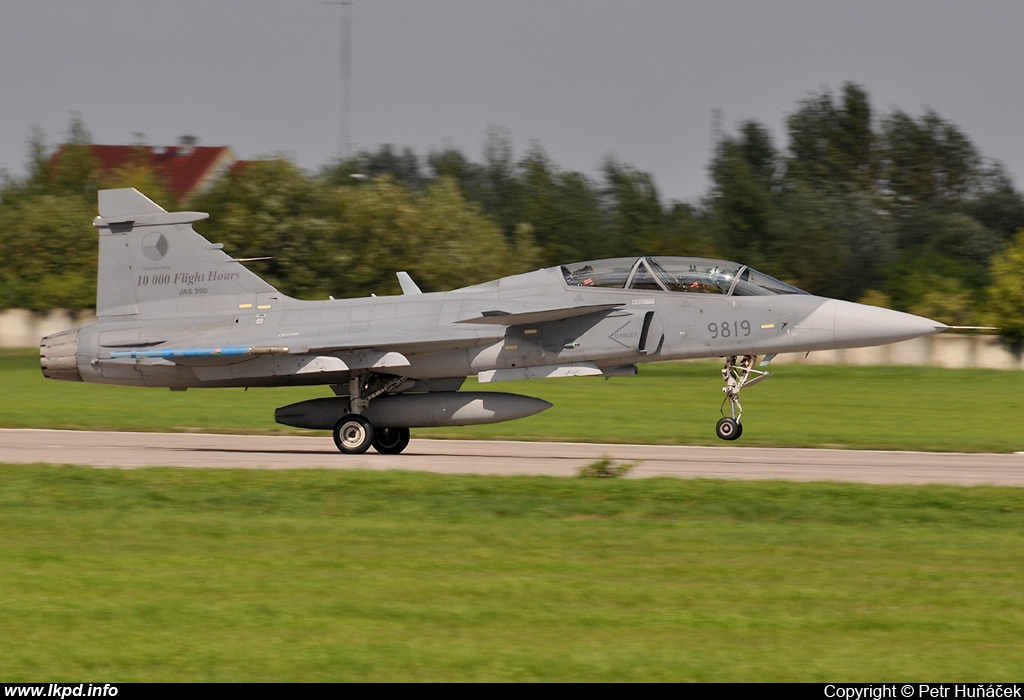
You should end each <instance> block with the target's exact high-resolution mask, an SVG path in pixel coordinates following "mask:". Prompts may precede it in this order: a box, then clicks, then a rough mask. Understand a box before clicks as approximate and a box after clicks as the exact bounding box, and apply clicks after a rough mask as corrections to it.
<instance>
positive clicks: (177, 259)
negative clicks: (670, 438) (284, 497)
mask: <svg viewBox="0 0 1024 700" xmlns="http://www.w3.org/2000/svg"><path fill="white" fill-rule="evenodd" d="M206 217H207V215H206V214H202V213H198V212H176V213H174V212H168V211H166V210H164V209H163V208H162V207H160V206H159V205H157V204H156V203H154V202H153V201H152V200H150V199H149V198H147V197H146V196H145V195H143V194H142V193H140V192H139V191H137V190H135V189H116V190H102V191H100V193H99V216H98V217H97V218H96V219H95V221H94V224H95V226H96V228H97V229H99V275H98V289H97V297H96V316H97V319H96V323H95V324H93V325H90V326H86V327H84V328H81V329H74V330H68V331H63V332H61V333H56V334H54V335H50V336H47V337H46V338H43V340H42V343H41V346H40V357H41V364H42V368H43V374H44V375H45V376H47V377H50V378H52V379H62V380H66V381H86V382H97V383H101V384H125V385H133V386H149V387H169V388H170V389H172V390H184V389H190V388H193V387H250V386H284V385H289V386H291V385H313V384H324V385H328V386H329V387H330V388H331V389H332V390H333V392H334V394H335V395H334V396H332V397H324V398H319V399H312V400H309V401H302V402H299V403H295V404H292V405H289V406H284V407H282V408H279V409H278V410H277V411H276V415H275V418H276V420H277V421H278V422H280V423H283V424H286V425H292V426H298V427H302V428H312V429H322V430H332V431H333V432H334V441H335V444H336V445H337V447H338V449H339V450H340V451H341V452H344V453H348V454H358V453H362V452H365V451H366V450H367V449H369V448H370V447H371V446H372V447H373V448H374V449H375V450H376V451H378V452H381V453H388V454H397V453H399V452H401V451H402V450H403V449H405V447H406V446H407V445H408V443H409V429H410V428H418V427H428V426H451V425H471V424H478V423H495V422H499V421H504V420H511V419H515V418H522V417H524V416H529V415H533V414H535V413H538V412H540V411H543V410H545V409H547V408H549V407H550V406H551V404H549V403H548V402H547V401H543V400H541V399H537V398H533V397H529V396H520V395H517V394H508V393H501V392H481V391H466V392H464V391H459V388H460V387H461V386H462V384H463V382H464V381H465V379H466V377H469V376H476V377H477V378H478V379H479V381H480V382H481V383H488V382H498V381H503V380H512V379H530V378H537V377H579V376H604V377H610V376H623V375H633V374H636V372H637V365H638V364H641V363H645V362H663V361H666V360H682V359H691V358H711V357H720V358H724V359H725V366H724V368H723V369H722V376H723V378H724V382H725V386H724V388H723V391H724V393H725V398H724V400H723V401H722V418H721V420H719V421H718V425H717V428H716V430H717V433H718V436H719V437H720V438H722V439H724V440H735V439H736V438H738V437H739V436H740V434H741V433H742V432H743V424H742V422H741V420H742V415H743V408H742V406H741V404H740V392H741V391H742V389H744V388H745V387H748V386H751V385H752V384H754V383H756V382H758V381H761V380H762V379H765V378H766V377H768V376H769V374H768V372H767V370H765V369H763V367H764V365H766V364H767V363H768V362H769V361H770V360H771V359H772V358H774V357H775V355H776V354H777V353H787V352H807V351H812V350H832V349H835V348H852V347H861V346H869V345H881V344H885V343H892V342H896V341H901V340H908V339H910V338H917V337H919V336H925V335H929V334H932V333H938V332H941V331H943V330H946V329H947V326H945V325H943V324H941V323H937V322H936V321H932V320H930V319H927V318H921V317H919V316H912V315H910V314H905V313H900V312H897V311H890V310H888V309H881V308H875V307H871V306H864V305H861V304H854V303H851V302H847V301H839V300H836V299H827V298H823V297H818V296H814V295H811V294H807V293H806V292H803V291H801V290H799V289H797V288H795V287H792V286H790V285H788V284H785V283H783V282H780V281H779V280H776V279H773V278H772V277H769V276H768V275H765V274H762V273H760V272H758V271H756V270H754V269H751V268H750V267H747V266H746V265H742V264H739V263H734V262H728V261H725V260H710V259H704V258H683V257H651V256H642V257H636V258H617V259H612V260H593V261H589V262H579V263H571V264H567V265H559V266H556V267H549V268H545V269H541V270H536V271H534V272H527V273H525V274H520V275H513V276H511V277H503V278H501V279H498V280H494V281H491V282H486V283H484V284H477V285H473V286H471V287H463V288H461V289H455V290H453V291H450V292H436V293H421V291H420V289H419V288H418V287H417V286H416V284H415V282H414V281H413V280H412V279H411V278H410V277H409V276H408V275H407V274H405V273H404V272H399V273H398V278H399V282H400V284H401V288H402V291H403V294H402V295H401V296H385V297H376V296H374V297H369V298H361V299H338V300H335V299H330V300H324V301H300V300H297V299H293V298H291V297H288V296H286V295H284V294H282V293H281V292H279V291H278V290H276V289H274V288H273V287H272V286H271V285H270V284H268V283H267V282H265V281H264V280H263V279H261V278H260V277H258V276H257V275H256V274H254V273H253V272H251V271H249V270H248V269H246V267H245V266H244V265H243V263H244V262H245V261H244V260H239V259H236V258H232V257H231V256H229V255H228V254H226V253H225V252H224V251H223V250H221V246H220V245H219V244H212V243H210V242H209V241H207V240H206V239H205V238H203V237H202V236H201V235H199V234H198V233H196V232H195V231H194V230H193V228H192V224H193V223H194V222H196V221H200V220H202V219H205V218H206ZM759 357H760V358H762V362H761V364H760V365H758V362H757V361H758V358H759ZM759 367H760V368H759Z"/></svg>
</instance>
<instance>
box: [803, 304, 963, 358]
mask: <svg viewBox="0 0 1024 700" xmlns="http://www.w3.org/2000/svg"><path fill="white" fill-rule="evenodd" d="M830 304H831V305H833V308H832V309H830V310H829V311H830V312H831V313H833V314H834V318H835V339H836V347H837V348H855V347H862V346H868V345H884V344H885V343H896V342H899V341H901V340H911V339H912V338H920V337H921V336H925V335H932V334H933V333H940V332H942V331H944V330H946V329H947V328H948V326H946V325H945V324H943V323H939V322H938V321H933V320H932V319H930V318H924V317H923V316H915V315H913V314H907V313H903V312H902V311H893V310H891V309H882V308H879V307H877V306H866V305H865V304H855V303H853V302H849V301H839V300H837V299H832V300H830V301H827V302H825V304H823V305H822V307H824V306H827V305H830ZM822 310H824V309H822ZM829 311H826V313H828V312H829Z"/></svg>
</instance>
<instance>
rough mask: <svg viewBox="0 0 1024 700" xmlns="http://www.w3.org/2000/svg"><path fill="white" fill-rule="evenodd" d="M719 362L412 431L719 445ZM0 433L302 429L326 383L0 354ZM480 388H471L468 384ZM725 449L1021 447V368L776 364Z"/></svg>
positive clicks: (546, 391) (570, 384) (543, 386)
mask: <svg viewBox="0 0 1024 700" xmlns="http://www.w3.org/2000/svg"><path fill="white" fill-rule="evenodd" d="M719 370H720V367H719V366H718V365H717V364H710V363H667V364H660V365H647V366H644V367H642V368H641V371H640V374H639V375H638V376H636V377H628V378H626V377H623V378H614V379H611V380H607V381H606V380H604V379H600V378H590V377H587V378H577V379H551V380H532V381H525V382H507V383H499V384H492V385H487V386H486V387H484V388H485V389H486V390H488V391H491V390H499V391H512V392H516V393H523V394H528V395H532V396H538V397H540V398H543V399H547V400H548V401H551V402H552V403H554V404H555V405H554V407H553V408H551V409H549V410H547V411H545V412H544V413H541V414H538V415H536V416H533V417H530V418H526V419H523V420H519V421H510V422H507V423H500V424H495V425H481V426H469V427H466V428H444V429H441V428H434V429H427V430H416V431H414V436H418V437H463V438H465V437H472V438H479V439H489V438H512V439H525V440H564V441H586V442H620V443H643V444H684V445H721V444H723V443H722V442H721V441H720V440H719V439H718V438H717V437H715V432H714V425H715V422H716V421H717V420H718V418H719V417H720V413H719V407H720V404H721V401H722V392H721V386H722V382H721V375H720V372H719ZM0 385H2V386H3V388H4V394H5V400H4V401H3V402H0V427H31V428H76V429H118V430H141V431H194V430H199V431H208V432H209V431H220V432H304V431H298V430H293V429H290V428H286V427H284V426H281V425H278V424H277V423H275V422H274V409H275V408H277V407H278V406H283V405H285V404H288V403H291V402H294V401H301V400H303V399H307V398H314V397H317V396H326V395H329V394H330V392H329V390H328V389H327V388H326V387H309V388H278V389H252V390H249V391H245V390H242V389H205V390H203V389H200V390H191V391H186V392H171V391H168V390H166V389H141V388H133V387H115V386H99V385H95V384H82V383H68V382H55V381H50V380H46V379H44V378H43V376H42V373H41V372H40V370H39V361H38V356H37V355H36V353H34V352H33V351H25V350H17V351H11V350H7V351H0ZM469 388H476V387H475V382H474V381H472V380H471V381H468V382H467V389H469ZM743 405H744V408H745V410H746V412H745V413H744V416H743V424H744V426H745V430H744V434H743V437H741V438H740V440H739V441H738V442H737V443H735V444H737V445H749V446H776V447H845V448H866V449H896V450H925V451H956V452H1013V451H1018V450H1022V449H1024V419H1022V418H1021V415H1024V373H1020V372H999V371H986V370H941V369H928V368H916V367H878V368H871V367H867V368H865V367H860V368H845V367H806V366H803V367H801V366H780V367H778V368H777V369H776V376H775V377H773V378H771V379H769V380H768V381H767V382H765V383H762V384H759V385H758V386H755V387H751V388H749V389H748V390H746V391H745V392H744V394H743Z"/></svg>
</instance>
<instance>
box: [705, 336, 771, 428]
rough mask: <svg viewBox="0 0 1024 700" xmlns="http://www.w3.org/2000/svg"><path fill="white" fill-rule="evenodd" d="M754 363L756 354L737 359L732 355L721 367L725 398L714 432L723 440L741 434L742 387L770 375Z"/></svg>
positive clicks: (751, 384)
mask: <svg viewBox="0 0 1024 700" xmlns="http://www.w3.org/2000/svg"><path fill="white" fill-rule="evenodd" d="M769 359H771V358H770V357H769ZM755 364H757V356H756V355H744V356H743V357H742V358H739V360H737V356H736V355H733V356H731V357H728V358H726V360H725V367H723V368H722V379H724V380H725V386H724V387H722V391H723V392H724V393H725V398H724V399H722V418H721V419H720V420H719V421H718V424H717V425H716V426H715V433H716V434H717V435H718V437H720V438H721V439H723V440H735V439H737V438H738V437H739V436H740V435H742V434H743V424H742V423H740V419H741V418H742V417H743V405H742V404H740V391H741V390H742V389H743V387H746V386H753V385H754V384H757V383H758V382H760V381H762V380H764V379H767V378H768V377H770V376H772V375H771V372H768V371H765V370H760V369H754V365H755ZM726 402H728V403H729V415H728V416H726V415H725V404H726Z"/></svg>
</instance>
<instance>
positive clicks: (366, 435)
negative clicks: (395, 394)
mask: <svg viewBox="0 0 1024 700" xmlns="http://www.w3.org/2000/svg"><path fill="white" fill-rule="evenodd" d="M373 434H374V430H373V423H371V422H370V421H368V420H366V419H365V418H363V417H362V416H359V415H356V414H354V413H350V414H348V415H347V416H342V417H341V420H339V421H338V422H337V423H336V424H335V425H334V444H335V445H337V446H338V449H339V450H340V451H341V452H344V453H345V454H347V455H360V454H362V453H364V452H366V451H367V450H368V449H370V445H371V444H372V443H373V442H374V439H373Z"/></svg>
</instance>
